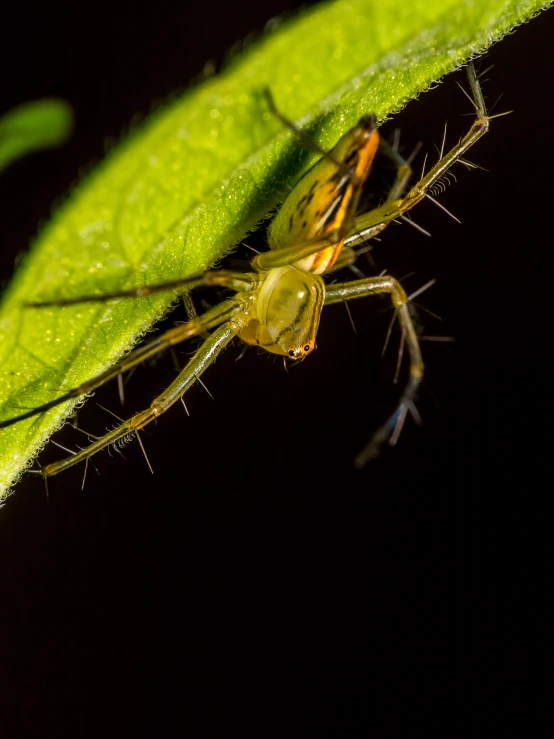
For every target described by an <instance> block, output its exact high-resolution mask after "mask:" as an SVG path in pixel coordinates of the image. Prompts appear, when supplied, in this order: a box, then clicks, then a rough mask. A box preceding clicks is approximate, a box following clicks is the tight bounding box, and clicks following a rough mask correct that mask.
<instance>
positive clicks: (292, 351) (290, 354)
mask: <svg viewBox="0 0 554 739" xmlns="http://www.w3.org/2000/svg"><path fill="white" fill-rule="evenodd" d="M289 357H294V349H289Z"/></svg>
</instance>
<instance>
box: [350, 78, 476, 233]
mask: <svg viewBox="0 0 554 739" xmlns="http://www.w3.org/2000/svg"><path fill="white" fill-rule="evenodd" d="M467 75H468V80H469V84H470V88H471V93H472V96H473V105H474V107H475V111H476V114H477V117H476V119H475V121H474V122H473V125H472V126H471V128H470V129H469V131H468V132H467V133H466V135H465V136H464V137H463V139H462V140H461V141H460V142H459V143H458V144H457V145H456V146H454V147H452V149H450V151H449V152H448V153H447V154H445V155H444V156H442V152H441V158H440V159H439V161H438V162H437V163H436V164H435V166H434V167H432V168H431V169H430V170H429V172H427V174H426V175H425V176H424V177H422V178H421V179H420V180H419V182H417V183H416V184H415V185H414V186H413V187H412V188H411V189H410V190H409V191H408V193H407V194H406V195H405V196H404V197H403V198H399V199H397V200H387V201H386V202H385V203H384V204H383V205H381V206H380V207H379V208H375V209H374V210H371V211H369V212H368V213H365V214H364V215H361V216H359V217H358V218H356V221H355V227H354V229H353V234H352V235H351V236H350V237H349V238H347V239H346V241H345V244H346V245H347V246H354V245H356V244H358V243H360V242H362V241H367V240H368V239H370V238H372V237H373V236H376V235H377V234H378V233H380V232H381V231H382V230H383V229H384V228H386V226H387V225H388V224H389V223H390V222H391V221H393V220H395V219H396V218H400V217H401V216H402V215H403V214H404V213H406V212H407V211H409V210H411V209H412V208H413V207H414V205H417V204H418V203H420V202H421V201H422V200H423V199H424V198H425V197H428V198H430V197H431V196H430V195H429V190H430V189H431V188H432V187H433V185H434V184H435V183H436V182H438V180H440V178H441V177H442V176H443V175H444V174H445V172H447V171H448V170H449V169H450V167H452V165H453V164H455V163H456V162H458V161H460V160H461V159H462V157H463V155H464V154H465V152H466V151H467V150H468V149H470V148H471V147H472V146H473V145H474V144H475V143H476V142H477V141H478V140H479V139H480V138H481V136H484V135H485V134H486V133H487V131H488V130H489V122H490V118H489V116H488V115H487V109H486V107H485V100H484V98H483V93H482V91H481V86H480V84H479V80H478V78H477V74H476V72H475V68H474V66H473V64H469V65H468V69H467Z"/></svg>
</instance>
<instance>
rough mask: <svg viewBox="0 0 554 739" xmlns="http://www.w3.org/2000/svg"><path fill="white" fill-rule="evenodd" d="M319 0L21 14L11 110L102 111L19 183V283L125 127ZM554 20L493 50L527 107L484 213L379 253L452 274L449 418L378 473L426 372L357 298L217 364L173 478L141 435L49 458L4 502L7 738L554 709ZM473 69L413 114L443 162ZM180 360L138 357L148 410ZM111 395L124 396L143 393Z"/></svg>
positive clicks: (171, 465)
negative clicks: (50, 468) (78, 458)
mask: <svg viewBox="0 0 554 739" xmlns="http://www.w3.org/2000/svg"><path fill="white" fill-rule="evenodd" d="M293 7H294V4H293V3H291V4H290V6H289V5H287V4H286V2H285V0H281V1H279V0H273V1H272V2H267V1H266V2H264V3H263V4H262V3H260V4H259V5H254V4H251V3H250V2H249V0H241V1H240V2H235V3H234V4H233V8H232V10H230V9H229V8H222V7H219V6H215V5H214V4H213V3H207V4H205V6H203V7H202V6H200V7H196V6H195V7H194V9H193V10H192V9H191V8H190V7H187V6H186V5H185V4H176V3H169V2H163V1H162V2H157V3H156V4H155V5H137V4H136V3H123V2H119V3H107V2H103V1H102V2H96V3H95V4H94V5H90V6H71V7H70V6H69V5H65V6H61V5H60V6H52V5H49V6H48V8H43V9H41V10H37V9H34V8H33V9H32V10H31V9H30V8H28V7H24V6H23V5H22V6H21V7H18V8H15V9H13V14H12V16H11V19H10V23H9V24H7V25H6V26H5V27H4V28H3V29H2V31H3V40H2V48H1V50H0V51H1V54H2V57H1V64H0V78H1V90H2V94H1V105H2V108H3V109H6V110H7V109H9V108H10V107H11V106H13V105H15V104H17V103H20V102H23V101H26V100H29V99H33V98H36V97H40V96H44V95H57V96H60V97H63V98H66V99H67V100H69V101H70V102H71V104H72V105H73V106H74V108H75V111H76V116H77V125H76V131H75V134H74V136H73V138H72V140H71V141H70V143H69V144H67V145H66V146H65V147H64V148H63V149H61V150H59V151H55V152H45V153H41V154H37V155H35V156H33V157H32V158H29V159H27V160H24V161H22V162H20V163H18V164H16V165H15V166H13V167H12V168H11V169H10V170H9V171H8V172H7V173H6V174H5V175H4V176H3V177H2V179H1V180H0V209H1V214H2V227H1V231H2V250H1V254H0V258H1V260H2V271H1V275H2V279H4V280H7V279H8V278H9V276H10V275H11V273H12V271H13V265H14V259H15V257H16V255H17V254H18V253H20V252H21V251H23V250H24V249H25V247H26V244H27V243H28V241H29V240H30V239H32V237H33V234H34V233H35V232H36V229H37V224H38V223H39V222H40V221H41V219H44V218H46V217H47V216H48V214H49V211H50V207H51V204H52V203H53V201H54V200H55V199H56V198H57V197H59V196H60V195H61V194H63V193H64V191H65V190H66V189H67V188H68V187H69V185H70V183H71V182H72V181H73V180H74V178H75V177H76V175H77V173H78V171H79V168H80V167H82V166H83V165H87V164H88V163H90V162H91V161H93V160H96V159H98V158H100V157H101V155H102V152H103V147H104V141H105V140H106V139H107V138H109V137H117V136H118V134H119V132H120V131H121V130H122V128H123V127H124V126H125V125H126V124H127V123H128V122H129V121H130V119H131V118H132V116H133V115H134V114H135V113H136V112H137V111H145V110H147V109H148V107H149V105H150V102H151V101H152V100H154V99H159V98H162V97H164V96H165V95H166V94H167V93H169V92H171V91H172V90H175V89H176V88H178V87H182V86H184V85H186V84H187V83H188V81H189V80H190V79H191V78H192V77H194V76H195V75H197V74H198V73H200V71H201V69H202V67H203V65H204V63H205V62H206V61H208V60H209V59H214V60H215V61H216V63H217V64H220V63H221V61H222V60H223V58H224V57H225V54H226V52H227V51H228V50H229V48H230V47H231V45H232V44H233V43H234V42H235V41H237V40H240V39H241V38H244V37H245V36H246V35H247V34H248V33H249V32H251V31H259V30H261V29H262V28H263V25H264V23H265V22H266V21H267V20H268V19H269V18H270V17H271V16H272V15H275V14H278V13H282V12H283V11H286V10H287V9H290V8H293ZM553 38H554V13H552V12H551V13H546V14H545V15H544V17H542V18H538V19H535V20H533V21H532V22H531V23H530V24H528V25H526V26H524V27H522V28H520V29H519V30H518V31H517V33H516V34H515V35H511V36H509V37H507V38H506V39H504V40H503V41H502V43H500V44H499V45H497V46H495V47H494V48H493V49H492V51H491V52H490V53H489V54H488V56H487V58H486V60H484V61H483V66H485V65H488V64H494V65H495V66H494V68H493V69H492V70H491V71H490V72H489V73H488V75H487V78H488V80H489V81H488V82H487V83H486V84H485V93H486V95H487V98H488V100H489V102H490V103H492V102H494V101H495V100H496V98H497V97H498V96H499V95H500V94H501V93H503V98H502V100H501V101H500V103H499V105H498V107H497V109H496V110H495V112H501V111H503V110H514V113H513V114H512V115H510V116H507V117H504V118H499V119H497V120H495V121H493V125H492V130H491V133H490V134H489V135H488V136H487V137H486V138H485V139H484V140H483V141H481V142H480V143H479V144H478V145H477V146H476V147H475V149H474V150H473V151H472V152H471V154H470V156H469V158H470V159H472V160H473V161H475V162H478V163H479V164H480V165H481V166H483V167H485V168H486V169H487V170H489V171H488V172H482V171H473V172H466V171H465V170H464V168H463V167H458V168H457V169H456V175H457V177H458V183H457V184H454V185H452V186H451V187H450V188H449V189H448V190H447V192H446V193H445V194H444V195H442V196H441V202H442V203H444V204H445V205H446V206H447V207H449V208H450V209H451V210H452V211H453V212H454V213H455V214H456V215H457V216H458V217H459V218H460V219H461V221H462V225H461V226H460V225H458V224H456V223H455V222H454V221H452V220H450V219H449V218H448V217H446V216H445V215H444V214H443V213H442V212H441V211H440V210H438V209H437V208H435V207H433V206H432V205H431V204H429V203H424V204H422V205H421V206H420V207H419V208H418V211H417V215H416V214H415V213H414V218H415V220H417V221H418V222H419V223H421V224H422V225H423V226H425V227H426V228H428V229H429V230H430V231H431V232H432V233H433V238H432V239H427V238H425V237H424V236H421V235H420V234H418V233H417V232H416V231H415V230H413V229H410V228H409V227H408V226H402V227H397V226H392V227H391V228H389V229H388V231H387V232H385V234H383V240H382V243H381V244H380V245H379V246H378V247H377V248H376V250H375V252H374V258H375V260H376V263H377V265H378V270H379V271H380V270H381V269H385V268H386V269H387V270H388V271H389V272H391V273H393V274H395V275H396V276H398V277H402V276H404V275H406V274H408V273H412V272H413V273H415V274H414V275H413V276H411V277H408V278H407V279H406V281H405V284H406V286H407V289H408V290H409V291H410V290H415V289H417V287H419V286H420V285H421V284H423V283H424V282H426V281H427V280H428V279H430V278H437V280H438V282H437V284H436V286H434V287H433V288H432V289H431V290H429V291H428V292H427V293H425V295H424V296H422V297H421V298H420V299H419V302H420V303H421V304H423V305H424V306H425V307H427V308H429V309H430V310H431V311H433V312H435V313H438V314H439V315H440V316H441V317H442V319H443V322H437V321H435V320H434V319H432V318H431V317H430V316H428V315H427V314H426V313H424V312H421V313H420V319H421V322H422V324H424V326H423V327H422V328H423V330H424V333H427V334H433V335H437V334H439V335H440V334H442V335H446V336H453V337H455V339H456V341H455V342H454V343H428V342H426V343H424V344H423V350H424V355H425V359H426V363H427V366H428V375H427V383H426V389H424V390H423V391H422V393H421V397H420V402H419V404H418V407H419V410H420V412H421V414H422V417H423V421H424V423H423V426H422V428H417V427H416V426H415V425H414V424H413V423H412V422H410V421H409V422H408V423H407V425H406V428H405V430H404V432H403V434H402V437H401V440H400V442H399V445H398V447H397V448H396V449H394V450H385V453H384V454H383V456H382V458H381V459H380V460H378V461H376V462H374V463H373V464H371V465H370V466H368V467H367V468H366V469H364V470H363V471H361V472H358V471H356V470H354V469H353V465H352V460H353V457H354V455H355V454H356V452H357V451H358V450H359V448H360V446H361V445H362V444H363V443H364V441H365V440H366V439H367V438H368V437H369V435H370V434H371V431H372V429H374V428H375V426H376V425H377V423H378V422H379V420H381V419H382V418H383V417H384V416H385V415H386V411H387V408H390V407H391V404H392V403H393V401H394V397H395V395H394V393H395V392H396V391H395V388H394V387H393V386H392V384H391V380H392V376H393V374H394V363H395V351H394V349H393V348H391V349H390V350H389V354H388V359H385V361H384V362H381V361H380V360H379V355H380V350H381V347H382V342H383V339H384V334H385V331H386V326H387V324H388V320H389V315H388V314H385V315H382V314H381V311H382V307H383V305H382V304H381V303H380V302H379V301H377V304H375V303H372V302H371V300H369V301H358V303H357V304H352V313H353V316H354V321H355V323H356V327H357V333H356V334H354V333H353V332H352V329H351V327H350V323H349V321H348V317H347V315H346V312H345V311H344V308H343V307H342V306H340V305H339V306H336V307H332V308H329V309H327V310H326V311H325V314H324V317H323V321H322V326H321V329H320V333H319V335H318V350H317V352H316V353H315V354H314V355H313V356H312V357H310V358H309V360H308V361H306V362H304V363H302V365H301V366H298V367H296V368H294V369H291V370H290V371H289V372H288V373H285V372H284V370H283V367H282V364H281V362H280V361H278V362H274V361H273V360H272V359H269V360H268V359H267V358H266V357H265V356H257V355H256V353H255V352H247V353H246V355H245V356H244V357H243V358H242V359H241V360H240V362H236V361H235V360H236V358H237V356H238V354H239V351H240V348H239V347H238V346H237V347H234V348H231V349H230V350H228V351H227V352H226V354H225V356H224V357H223V358H222V359H221V360H219V361H218V363H217V365H216V366H215V367H213V368H211V369H210V370H209V371H208V372H207V373H206V375H205V381H206V383H207V385H208V387H209V389H210V392H211V393H212V395H213V396H214V400H210V398H209V397H208V396H207V395H206V393H205V392H204V391H203V390H202V389H201V388H194V389H193V390H192V391H191V393H190V394H189V396H188V399H187V402H188V406H189V409H190V411H191V417H190V418H187V417H186V416H185V415H184V413H183V411H182V409H181V408H179V407H176V408H174V409H173V410H172V411H171V412H169V413H168V414H167V417H164V418H163V419H161V420H160V422H159V423H158V425H157V427H156V428H153V429H152V430H151V434H150V435H145V436H144V441H145V445H146V447H147V450H148V454H149V457H150V461H151V463H152V465H153V467H154V470H155V475H154V476H152V475H150V473H149V471H148V469H147V468H146V465H145V462H144V459H143V458H142V456H141V453H140V449H139V448H138V447H137V445H136V444H135V445H132V446H128V447H127V448H126V450H125V456H126V458H127V459H126V461H125V460H122V459H121V458H119V457H117V455H115V456H116V458H114V457H113V455H112V458H110V456H108V454H107V453H104V454H102V455H101V456H99V457H98V459H96V460H95V463H96V465H97V467H98V470H99V473H100V476H97V475H96V474H95V472H94V470H92V469H89V474H88V479H87V482H86V485H85V488H84V491H83V492H81V478H82V468H81V469H76V470H72V471H68V472H67V473H64V474H63V475H60V476H59V477H58V478H55V479H53V480H52V481H51V482H50V493H49V497H46V495H45V490H44V485H43V482H42V481H41V480H40V478H38V477H34V476H27V477H26V478H25V479H24V480H23V482H22V483H21V484H20V485H19V486H18V488H17V490H16V493H15V495H13V496H12V497H11V498H10V499H8V501H7V502H6V504H5V506H4V507H3V508H2V510H1V511H0V578H1V579H0V623H1V624H2V626H1V628H0V656H1V665H2V667H1V673H2V674H3V676H4V678H5V679H6V683H7V685H6V688H4V689H2V690H0V696H2V697H0V702H5V704H6V705H5V707H4V708H3V709H2V714H3V717H4V719H3V720H4V722H7V723H5V726H9V725H11V726H13V728H12V729H10V732H11V733H10V732H8V733H6V736H31V735H32V736H35V735H36V734H37V732H38V731H40V732H41V733H42V734H44V735H46V736H73V737H77V736H98V735H102V736H129V737H134V736H137V737H138V736H151V735H156V736H165V735H177V734H181V733H182V734H185V733H186V734H187V735H189V736H198V737H200V736H202V737H203V736H208V735H219V736H226V735H227V734H228V733H230V732H231V731H233V732H234V733H237V734H239V733H240V734H241V735H244V734H250V733H251V734H253V735H254V734H255V735H256V736H260V735H266V734H267V733H268V731H270V730H273V728H274V727H282V728H281V729H280V733H281V734H282V732H283V731H286V732H287V735H293V736H333V737H335V736H336V737H339V736H340V737H343V736H356V737H357V736H362V735H365V734H366V733H367V732H368V731H369V730H371V729H372V727H375V726H376V725H377V724H378V722H379V721H380V720H381V719H382V717H383V715H384V716H385V717H386V720H387V722H388V725H389V731H390V733H391V735H395V726H396V725H397V724H398V723H399V722H402V721H404V720H407V721H409V722H410V724H411V725H412V726H416V725H418V726H422V727H423V726H424V727H426V729H428V730H429V729H431V730H432V729H433V728H438V727H441V731H443V732H444V730H445V727H449V735H452V734H453V733H456V731H457V728H458V727H461V726H462V725H464V724H465V727H466V731H471V735H472V736H479V735H481V734H480V732H481V731H483V732H484V734H486V733H487V732H488V730H489V729H491V728H492V727H493V726H497V725H498V722H499V721H501V720H503V719H506V718H508V719H510V720H511V719H513V718H514V717H516V716H523V715H524V714H525V712H526V711H527V710H530V709H531V706H532V704H533V705H534V707H533V711H535V712H539V713H542V712H543V711H546V710H547V708H546V707H547V705H548V697H547V696H548V690H547V687H546V686H547V684H548V676H547V674H546V673H545V670H546V667H544V666H541V661H540V659H539V665H538V667H534V668H533V672H534V674H536V675H538V677H539V685H540V686H542V687H539V689H538V691H537V689H536V688H533V689H531V688H530V687H529V682H528V680H529V673H530V671H531V667H530V666H529V665H528V660H529V639H530V634H531V633H533V631H535V630H536V629H537V628H538V627H539V626H540V624H541V619H546V620H547V622H548V620H549V614H550V616H551V613H552V612H551V609H550V610H549V608H550V604H549V603H547V602H546V601H545V594H546V593H548V592H549V589H550V588H551V573H550V569H549V568H548V566H547V565H546V564H545V563H546V562H549V560H550V558H551V556H552V545H551V529H552V526H551V518H552V500H551V475H550V458H551V455H552V451H551V447H552V436H551V411H552V390H551V364H552V363H551V358H550V355H551V341H550V339H551V316H552V308H551V300H550V297H551V290H552V271H553V270H552V268H553V258H552V246H551V242H552V237H551V233H552V218H551V214H552V168H553V166H554V156H553V148H552V93H551V89H552V82H553V79H554V69H553V63H552V39H553ZM455 79H458V81H460V82H464V78H463V75H462V74H461V73H458V74H456V75H453V76H451V77H449V78H447V79H446V80H445V81H444V82H443V83H442V84H441V85H440V86H439V87H438V88H437V89H435V90H434V91H432V92H430V93H427V94H425V95H424V96H422V97H421V98H420V100H419V102H413V103H411V104H410V105H409V106H408V107H407V108H406V109H405V110H404V111H403V112H402V113H401V114H399V115H398V116H397V117H396V118H395V120H394V122H393V123H389V124H387V127H386V128H385V129H384V132H385V135H392V132H393V130H394V127H395V126H398V127H400V128H401V131H402V142H403V144H404V145H405V147H406V149H405V151H410V150H411V148H412V147H413V146H414V145H415V144H416V143H417V142H418V141H420V140H421V141H423V143H424V149H425V150H427V151H429V152H430V153H431V154H432V153H433V152H434V148H433V147H434V145H435V144H437V145H438V144H439V143H440V140H441V137H442V129H443V126H444V121H445V119H446V118H448V122H449V134H450V139H449V140H450V141H453V140H454V138H455V137H456V136H458V135H460V134H461V133H462V132H463V130H464V127H465V126H467V125H469V122H470V120H471V119H470V118H461V117H459V114H460V113H461V112H467V110H468V104H467V101H466V100H465V98H464V96H463V95H462V93H461V92H460V91H459V89H458V87H457V86H456V84H455ZM420 162H421V160H420ZM366 269H367V271H368V272H369V269H370V268H369V266H367V267H366ZM168 325H170V323H169V324H168ZM173 376H174V371H173V369H172V365H171V361H170V359H169V358H166V359H163V360H161V361H160V362H158V363H157V365H156V366H155V367H145V368H141V369H140V370H139V371H137V372H136V373H135V375H134V376H133V377H132V378H131V379H130V381H129V383H128V385H127V409H128V410H129V412H133V411H135V410H138V409H140V408H141V407H143V406H145V405H147V404H148V403H149V402H150V400H151V398H152V397H153V395H155V394H156V393H157V392H159V390H160V389H161V388H162V387H163V386H164V384H167V382H169V380H170V379H171V378H172V377H173ZM95 400H98V402H99V403H102V404H103V405H106V406H108V407H110V408H111V409H113V410H114V411H115V412H121V411H120V408H119V405H118V400H117V390H116V388H115V386H110V387H108V388H104V389H102V391H100V392H98V393H97V396H96V398H95ZM95 400H92V401H89V403H88V404H87V407H86V408H85V409H84V410H83V411H82V412H80V414H79V424H80V425H81V426H82V427H84V428H87V429H89V430H91V431H93V432H98V431H101V430H102V428H104V427H105V426H106V425H108V424H110V423H111V421H110V418H109V417H107V416H106V414H105V412H104V411H102V410H100V409H99V408H98V407H97V406H96V405H95ZM55 438H56V439H57V440H58V441H59V443H61V444H64V445H67V446H71V445H72V444H73V445H74V446H75V445H76V444H77V443H79V441H80V439H79V437H78V436H77V434H76V432H75V431H73V430H72V429H71V428H66V429H64V430H63V431H62V432H61V433H59V434H58V435H57V436H56V437H55ZM60 454H61V452H60V450H59V449H56V448H55V447H53V446H52V445H50V447H49V448H48V449H47V450H46V451H45V453H44V455H43V457H41V459H42V460H43V461H45V460H53V459H56V458H59V456H60ZM537 606H538V608H539V610H538V611H537ZM528 614H529V615H528ZM539 658H540V652H539ZM544 664H545V665H546V664H547V662H546V660H545V662H544ZM537 701H538V703H537ZM385 706H386V708H385ZM483 714H484V717H483ZM12 721H13V724H12V723H11V722H12Z"/></svg>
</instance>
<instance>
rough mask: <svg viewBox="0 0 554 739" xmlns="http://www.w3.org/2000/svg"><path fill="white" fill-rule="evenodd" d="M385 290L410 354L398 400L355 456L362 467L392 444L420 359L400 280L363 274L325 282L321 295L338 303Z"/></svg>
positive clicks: (415, 381)
mask: <svg viewBox="0 0 554 739" xmlns="http://www.w3.org/2000/svg"><path fill="white" fill-rule="evenodd" d="M380 293H388V294H389V295H390V296H391V299H392V303H393V305H394V308H395V311H396V315H397V317H398V320H399V322H400V326H401V328H402V334H403V339H405V341H406V345H407V347H408V352H409V355H410V377H409V380H408V383H407V385H406V387H405V388H404V391H403V393H402V395H401V397H400V400H399V401H398V404H397V407H396V409H395V411H394V413H392V415H391V416H390V417H389V418H388V419H387V421H386V422H385V423H384V424H383V425H382V426H381V428H380V429H378V431H377V432H376V433H375V434H374V435H373V438H372V439H371V440H370V442H369V444H367V445H366V446H365V447H364V449H362V451H361V452H360V453H359V454H358V456H357V457H356V466H357V467H363V466H364V465H365V463H366V462H368V461H369V460H370V459H372V458H374V457H376V456H378V453H379V449H380V447H381V446H382V444H383V443H384V442H386V441H389V443H390V444H391V445H394V444H395V443H396V441H397V439H398V436H399V434H400V431H401V429H402V425H403V423H404V420H405V418H406V414H407V412H408V410H409V409H410V405H411V404H412V403H413V401H414V398H415V395H416V392H417V389H418V387H419V384H420V382H421V379H422V377H423V370H424V365H423V358H422V356H421V350H420V347H419V341H418V339H417V334H416V332H415V328H414V325H413V322H412V319H411V317H410V313H409V311H408V298H407V296H406V293H405V292H404V290H403V288H402V286H401V285H400V283H399V282H398V281H397V280H395V279H394V277H388V276H386V277H367V278H365V279H363V280H356V281H354V282H343V283H339V284H337V285H329V286H328V287H327V293H326V296H325V305H330V304H332V303H339V302H342V301H345V300H353V299H354V298H363V297H365V296H366V295H378V294H380Z"/></svg>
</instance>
